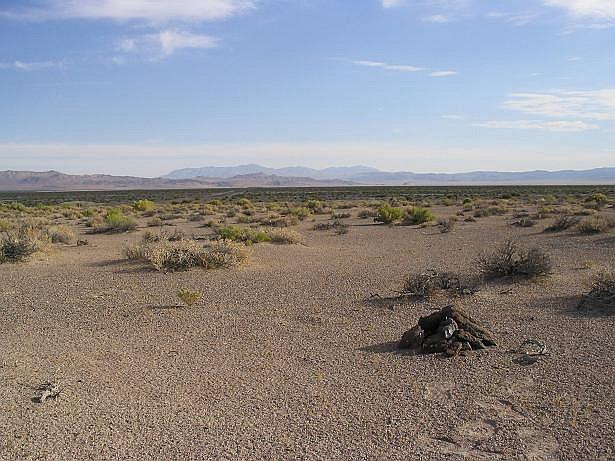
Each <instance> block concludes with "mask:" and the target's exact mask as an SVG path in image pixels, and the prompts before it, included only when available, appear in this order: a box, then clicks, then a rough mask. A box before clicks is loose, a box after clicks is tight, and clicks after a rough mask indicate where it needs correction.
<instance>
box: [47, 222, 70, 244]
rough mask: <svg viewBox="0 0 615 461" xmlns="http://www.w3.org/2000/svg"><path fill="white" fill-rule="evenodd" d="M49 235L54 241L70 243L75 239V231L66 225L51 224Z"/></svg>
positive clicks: (48, 230)
mask: <svg viewBox="0 0 615 461" xmlns="http://www.w3.org/2000/svg"><path fill="white" fill-rule="evenodd" d="M47 235H49V238H50V239H51V242H52V243H65V244H67V245H70V244H71V243H73V242H74V241H75V231H74V230H72V229H71V228H70V227H68V226H66V225H59V226H51V227H49V229H47Z"/></svg>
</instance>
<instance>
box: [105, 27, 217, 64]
mask: <svg viewBox="0 0 615 461" xmlns="http://www.w3.org/2000/svg"><path fill="white" fill-rule="evenodd" d="M217 45H218V40H217V39H216V38H214V37H211V36H209V35H202V34H193V33H191V32H187V31H182V30H171V29H170V30H163V31H160V32H158V33H155V34H145V35H140V36H138V37H131V38H124V39H122V40H120V41H119V42H118V45H117V48H118V50H119V51H122V52H124V53H143V54H145V55H147V56H149V57H150V59H164V58H167V57H169V56H171V55H172V54H173V53H175V52H176V51H178V50H182V49H189V48H192V49H207V48H214V47H216V46H217Z"/></svg>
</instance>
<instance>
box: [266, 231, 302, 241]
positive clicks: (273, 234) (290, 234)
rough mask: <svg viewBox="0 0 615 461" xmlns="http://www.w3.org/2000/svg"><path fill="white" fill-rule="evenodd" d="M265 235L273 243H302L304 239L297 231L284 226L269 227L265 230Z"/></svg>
mask: <svg viewBox="0 0 615 461" xmlns="http://www.w3.org/2000/svg"><path fill="white" fill-rule="evenodd" d="M267 235H268V236H269V239H270V240H271V242H273V243H281V244H291V245H292V244H298V243H303V242H304V241H305V239H304V237H303V235H301V234H300V233H299V232H297V231H294V230H292V229H286V228H280V229H270V230H268V231H267Z"/></svg>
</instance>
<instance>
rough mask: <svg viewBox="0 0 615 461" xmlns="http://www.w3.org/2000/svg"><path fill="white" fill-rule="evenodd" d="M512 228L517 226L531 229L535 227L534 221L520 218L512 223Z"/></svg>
mask: <svg viewBox="0 0 615 461" xmlns="http://www.w3.org/2000/svg"><path fill="white" fill-rule="evenodd" d="M511 224H512V225H513V226H518V227H533V226H535V225H536V221H534V220H533V219H531V218H527V217H525V218H521V219H519V220H517V221H513V222H512V223H511Z"/></svg>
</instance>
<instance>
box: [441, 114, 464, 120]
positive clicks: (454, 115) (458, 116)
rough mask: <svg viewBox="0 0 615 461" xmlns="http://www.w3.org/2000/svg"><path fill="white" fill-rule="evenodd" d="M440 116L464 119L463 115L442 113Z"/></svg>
mask: <svg viewBox="0 0 615 461" xmlns="http://www.w3.org/2000/svg"><path fill="white" fill-rule="evenodd" d="M440 118H443V119H446V120H463V115H458V114H446V115H441V116H440Z"/></svg>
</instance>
